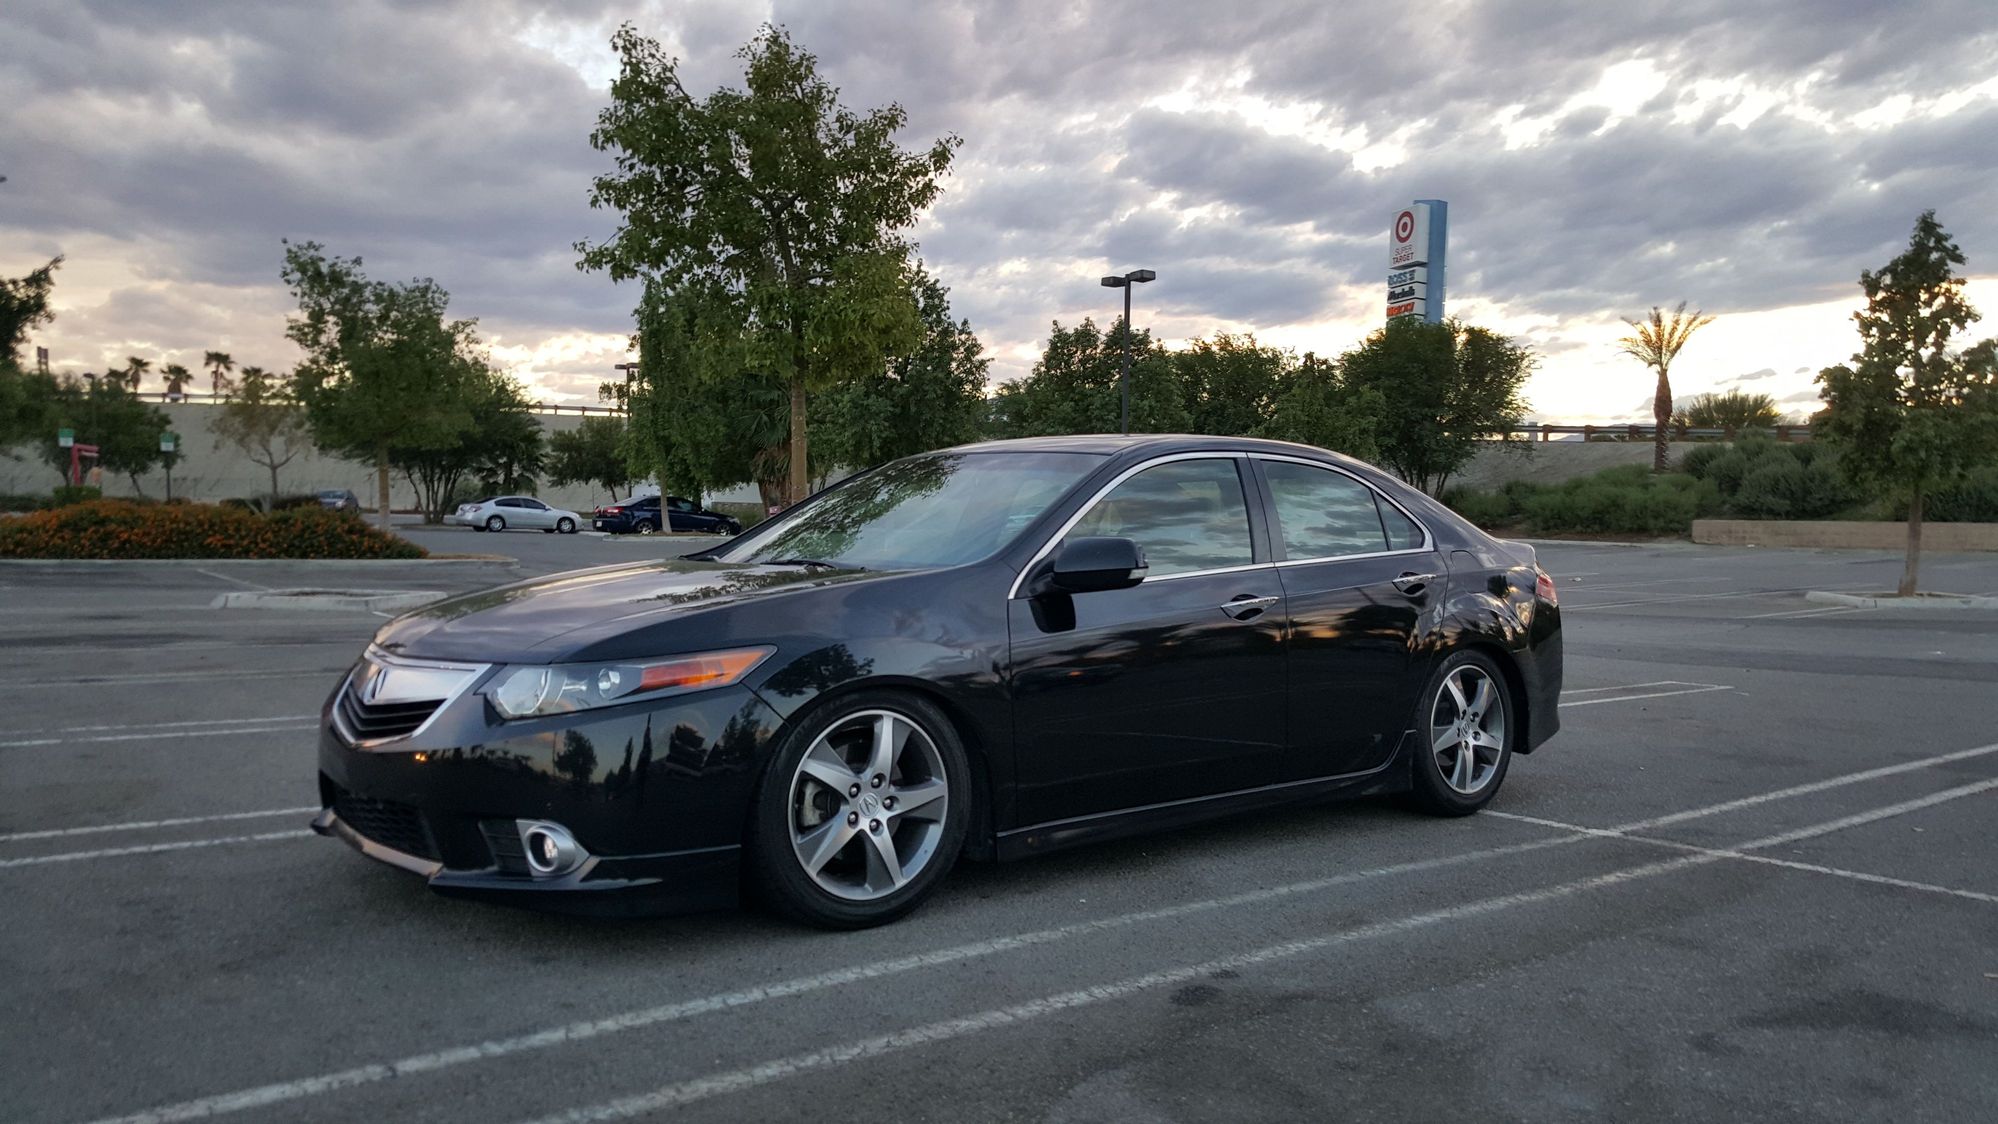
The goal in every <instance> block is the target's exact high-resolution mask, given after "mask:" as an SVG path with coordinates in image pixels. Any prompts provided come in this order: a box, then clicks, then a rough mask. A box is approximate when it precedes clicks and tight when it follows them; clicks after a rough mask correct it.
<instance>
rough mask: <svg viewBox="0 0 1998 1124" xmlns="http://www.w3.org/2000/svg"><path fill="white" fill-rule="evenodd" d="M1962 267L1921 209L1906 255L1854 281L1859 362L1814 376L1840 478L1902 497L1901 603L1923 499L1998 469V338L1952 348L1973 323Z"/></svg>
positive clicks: (1917, 543) (1908, 587)
mask: <svg viewBox="0 0 1998 1124" xmlns="http://www.w3.org/2000/svg"><path fill="white" fill-rule="evenodd" d="M1963 264H1964V257H1963V251H1962V250H1960V249H1958V248H1957V245H1956V243H1955V242H1954V241H1952V240H1951V239H1950V237H1949V234H1948V233H1947V232H1946V231H1944V230H1943V228H1942V224H1941V223H1939V222H1937V221H1936V215H1935V212H1934V211H1924V212H1923V213H1922V216H1921V218H1920V219H1918V220H1917V221H1916V223H1915V230H1914V233H1913V235H1912V236H1910V238H1909V240H1908V248H1907V249H1906V250H1904V251H1902V252H1901V254H1900V255H1899V256H1897V257H1896V258H1894V260H1893V261H1891V262H1889V263H1887V265H1886V266H1885V267H1884V268H1882V269H1881V270H1880V271H1879V272H1877V273H1875V272H1873V271H1871V270H1867V271H1862V272H1861V273H1860V275H1859V284H1860V288H1861V289H1862V290H1863V291H1864V292H1865V293H1866V308H1865V309H1864V310H1863V311H1860V312H1857V313H1854V314H1853V319H1854V320H1855V321H1857V323H1858V325H1859V339H1860V349H1859V352H1858V353H1857V354H1856V355H1854V356H1853V358H1852V362H1851V363H1849V364H1840V365H1838V366H1835V367H1826V368H1825V369H1824V370H1823V371H1820V372H1819V373H1818V383H1819V385H1820V386H1821V387H1822V388H1823V395H1824V401H1825V407H1826V408H1825V411H1824V412H1823V414H1821V415H1820V418H1821V421H1819V423H1818V424H1819V426H1820V428H1821V430H1822V436H1823V437H1825V438H1826V439H1828V440H1830V441H1832V442H1833V443H1834V444H1835V445H1837V446H1838V447H1839V448H1840V450H1841V455H1840V456H1839V458H1838V465H1839V469H1840V471H1841V472H1842V473H1844V475H1845V476H1846V478H1847V479H1848V480H1849V481H1851V482H1852V483H1854V484H1857V485H1860V486H1863V487H1872V488H1878V489H1881V490H1886V491H1890V492H1895V493H1899V494H1901V495H1905V496H1907V497H1909V501H1910V502H1909V508H1908V554H1907V564H1906V567H1905V569H1904V572H1903V574H1902V579H1901V593H1902V595H1903V596H1907V595H1911V594H1913V593H1914V592H1915V589H1916V580H1917V577H1918V569H1919V565H1920V556H1921V525H1922V510H1923V500H1924V498H1925V497H1927V496H1928V495H1930V494H1932V493H1934V492H1935V491H1937V490H1938V489H1941V488H1945V487H1948V486H1950V485H1953V484H1958V483H1961V482H1962V481H1964V480H1965V479H1966V478H1967V477H1968V475H1969V473H1970V472H1971V470H1972V469H1974V468H1978V467H1980V466H1985V465H1989V464H1991V463H1993V462H1994V461H1998V339H1987V340H1984V341H1983V342H1981V343H1978V344H1976V345H1974V346H1972V347H1970V348H1968V349H1965V350H1957V349H1955V348H1953V347H1952V346H1951V341H1952V340H1953V339H1954V337H1955V336H1956V335H1957V333H1959V332H1961V331H1963V330H1964V329H1965V328H1967V327H1969V326H1970V325H1971V324H1972V323H1974V322H1976V321H1977V319H1978V314H1977V310H1976V309H1974V308H1972V307H1971V306H1970V303H1969V302H1968V301H1966V300H1965V299H1964V296H1963V279H1962V278H1960V277H1958V276H1957V275H1956V267H1957V266H1961V265H1963Z"/></svg>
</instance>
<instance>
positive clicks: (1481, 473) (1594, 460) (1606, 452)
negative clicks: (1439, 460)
mask: <svg viewBox="0 0 1998 1124" xmlns="http://www.w3.org/2000/svg"><path fill="white" fill-rule="evenodd" d="M1695 444H1697V442H1691V441H1674V442H1672V443H1671V445H1670V449H1671V456H1672V459H1673V460H1674V461H1675V462H1676V461H1677V460H1678V459H1679V454H1680V453H1683V452H1685V451H1686V450H1687V449H1690V448H1692V447H1693V446H1694V445H1695ZM1650 463H1651V442H1650V441H1532V442H1528V443H1526V444H1525V445H1523V446H1521V445H1493V446H1491V447H1490V448H1487V449H1481V450H1479V451H1478V452H1477V454H1476V455H1474V456H1473V457H1472V458H1471V461H1470V463H1469V464H1467V465H1465V466H1464V468H1463V470H1462V471H1461V472H1459V473H1457V474H1456V475H1455V476H1452V477H1451V478H1450V483H1449V487H1452V488H1455V487H1459V486H1462V487H1466V488H1479V489H1483V490H1486V491H1490V490H1492V489H1495V488H1498V487H1500V486H1502V485H1504V484H1508V483H1511V482H1512V481H1514V480H1532V481H1534V482H1535V483H1540V484H1559V483H1561V482H1562V481H1563V480H1573V479H1574V478H1576V477H1578V476H1588V475H1590V474H1591V473H1596V472H1601V471H1602V470H1603V469H1605V468H1614V467H1616V466H1617V465H1622V464H1642V465H1649V464H1650Z"/></svg>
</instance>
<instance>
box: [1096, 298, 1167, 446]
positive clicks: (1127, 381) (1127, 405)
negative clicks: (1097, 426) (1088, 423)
mask: <svg viewBox="0 0 1998 1124" xmlns="http://www.w3.org/2000/svg"><path fill="white" fill-rule="evenodd" d="M1157 276H1158V274H1156V273H1153V272H1152V271H1151V270H1149V269H1134V270H1132V271H1131V272H1129V273H1126V274H1123V275H1122V276H1118V277H1105V278H1104V279H1103V286H1104V288H1107V289H1122V290H1124V377H1123V379H1122V380H1121V384H1120V385H1121V389H1122V391H1123V399H1124V433H1125V434H1127V435H1128V434H1129V433H1130V432H1131V286H1133V285H1142V284H1144V283H1145V282H1147V281H1150V280H1152V279H1153V278H1155V277H1157Z"/></svg>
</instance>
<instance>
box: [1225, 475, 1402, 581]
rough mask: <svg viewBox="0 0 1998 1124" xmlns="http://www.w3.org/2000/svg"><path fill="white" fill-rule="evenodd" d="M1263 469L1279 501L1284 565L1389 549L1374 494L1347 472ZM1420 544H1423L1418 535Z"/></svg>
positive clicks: (1278, 510)
mask: <svg viewBox="0 0 1998 1124" xmlns="http://www.w3.org/2000/svg"><path fill="white" fill-rule="evenodd" d="M1262 468H1263V479H1264V481H1266V482H1267V483H1268V484H1269V489H1270V498H1271V499H1273V500H1274V501H1276V509H1277V522H1278V524H1279V530H1280V531H1281V534H1282V538H1283V550H1284V557H1285V558H1286V559H1290V560H1293V561H1295V560H1297V559H1302V558H1340V557H1344V556H1347V555H1353V554H1380V553H1383V552H1385V551H1387V550H1389V549H1391V548H1390V547H1389V545H1388V533H1387V529H1386V528H1385V527H1384V526H1383V525H1382V523H1381V511H1380V508H1379V507H1378V506H1377V505H1376V503H1375V500H1374V490H1373V489H1372V488H1369V487H1367V486H1366V485H1365V484H1362V483H1360V482H1359V481H1358V480H1355V479H1353V478H1352V477H1350V476H1348V475H1346V474H1345V473H1343V472H1334V471H1332V470H1331V469H1329V468H1317V467H1314V466H1312V465H1308V464H1298V463H1296V462H1295V461H1264V462H1262ZM1397 514H1398V513H1397ZM1416 538H1417V542H1418V543H1419V542H1420V540H1421V536H1420V534H1419V533H1418V534H1417V536H1416Z"/></svg>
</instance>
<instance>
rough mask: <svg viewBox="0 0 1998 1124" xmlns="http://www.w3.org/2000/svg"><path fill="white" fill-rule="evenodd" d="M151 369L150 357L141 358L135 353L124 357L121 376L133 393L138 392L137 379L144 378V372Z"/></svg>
mask: <svg viewBox="0 0 1998 1124" xmlns="http://www.w3.org/2000/svg"><path fill="white" fill-rule="evenodd" d="M152 369H153V361H152V360H150V359H141V358H139V357H138V356H136V355H130V356H127V357H126V358H125V370H124V372H123V378H124V382H125V385H126V386H127V387H128V388H130V389H131V391H132V393H133V394H137V393H138V392H139V380H140V379H143V378H145V377H146V372H147V371H150V370H152Z"/></svg>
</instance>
